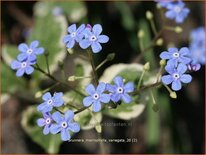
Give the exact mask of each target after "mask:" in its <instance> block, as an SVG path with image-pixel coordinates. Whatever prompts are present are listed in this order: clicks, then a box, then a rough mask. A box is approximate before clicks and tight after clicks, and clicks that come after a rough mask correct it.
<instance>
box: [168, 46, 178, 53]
mask: <svg viewBox="0 0 206 155" xmlns="http://www.w3.org/2000/svg"><path fill="white" fill-rule="evenodd" d="M168 52H170V53H175V52H178V49H177V48H175V47H170V48H168Z"/></svg>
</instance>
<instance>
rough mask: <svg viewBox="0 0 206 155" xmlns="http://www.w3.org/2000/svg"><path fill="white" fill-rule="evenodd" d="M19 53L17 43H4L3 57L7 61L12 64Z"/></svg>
mask: <svg viewBox="0 0 206 155" xmlns="http://www.w3.org/2000/svg"><path fill="white" fill-rule="evenodd" d="M18 54H19V51H18V47H17V46H15V45H9V44H4V45H3V46H2V57H3V60H4V61H5V63H6V64H7V65H8V66H10V64H11V62H12V61H13V60H14V59H16V57H17V55H18Z"/></svg>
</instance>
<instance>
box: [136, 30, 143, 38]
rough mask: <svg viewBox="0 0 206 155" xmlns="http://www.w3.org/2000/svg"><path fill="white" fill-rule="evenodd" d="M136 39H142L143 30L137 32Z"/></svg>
mask: <svg viewBox="0 0 206 155" xmlns="http://www.w3.org/2000/svg"><path fill="white" fill-rule="evenodd" d="M137 36H138V38H143V37H144V31H143V30H141V29H140V30H139V31H138V33H137Z"/></svg>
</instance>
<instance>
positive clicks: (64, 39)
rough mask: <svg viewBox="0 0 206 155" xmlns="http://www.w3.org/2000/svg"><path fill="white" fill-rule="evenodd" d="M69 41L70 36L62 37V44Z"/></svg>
mask: <svg viewBox="0 0 206 155" xmlns="http://www.w3.org/2000/svg"><path fill="white" fill-rule="evenodd" d="M71 39H72V37H71V35H66V36H64V38H63V42H64V43H67V42H69V41H70V40H71Z"/></svg>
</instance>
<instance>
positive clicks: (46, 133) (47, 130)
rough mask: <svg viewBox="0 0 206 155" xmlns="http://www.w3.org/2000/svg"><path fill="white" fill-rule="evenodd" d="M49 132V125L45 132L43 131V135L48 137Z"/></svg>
mask: <svg viewBox="0 0 206 155" xmlns="http://www.w3.org/2000/svg"><path fill="white" fill-rule="evenodd" d="M49 131H50V129H49V125H45V127H44V130H43V134H44V135H48V134H49Z"/></svg>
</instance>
